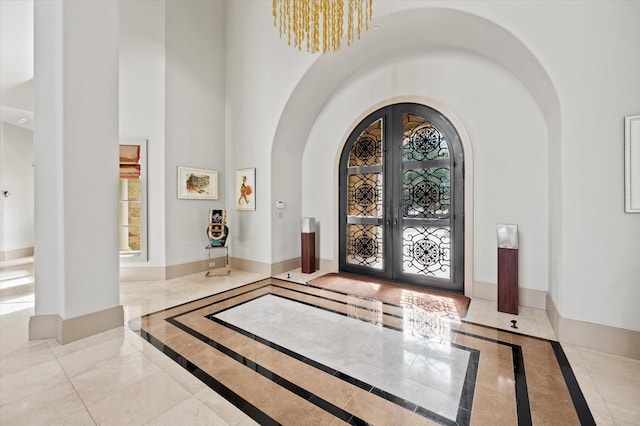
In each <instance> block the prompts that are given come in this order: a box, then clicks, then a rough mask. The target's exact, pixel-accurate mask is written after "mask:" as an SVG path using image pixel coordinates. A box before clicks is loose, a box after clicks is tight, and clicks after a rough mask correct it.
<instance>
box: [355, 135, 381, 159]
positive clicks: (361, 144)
mask: <svg viewBox="0 0 640 426" xmlns="http://www.w3.org/2000/svg"><path fill="white" fill-rule="evenodd" d="M377 148H378V142H377V141H376V140H375V139H373V138H372V137H371V136H368V135H365V136H363V137H361V138H360V139H358V141H357V142H356V143H355V145H354V146H353V153H354V154H355V156H356V157H358V159H360V160H361V161H362V162H363V163H367V162H369V160H370V159H371V158H375V156H376V154H377V153H378V149H377Z"/></svg>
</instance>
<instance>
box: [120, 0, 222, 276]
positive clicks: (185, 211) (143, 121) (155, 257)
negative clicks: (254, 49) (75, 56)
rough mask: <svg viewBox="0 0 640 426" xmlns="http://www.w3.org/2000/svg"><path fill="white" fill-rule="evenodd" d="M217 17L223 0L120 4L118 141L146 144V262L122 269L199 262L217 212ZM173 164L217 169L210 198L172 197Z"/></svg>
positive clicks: (219, 116) (219, 110)
mask: <svg viewBox="0 0 640 426" xmlns="http://www.w3.org/2000/svg"><path fill="white" fill-rule="evenodd" d="M223 18H224V3H223V2H202V1H181V2H165V1H157V2H149V1H126V2H120V95H121V97H120V136H121V137H123V138H136V139H148V145H147V148H148V150H147V152H148V155H147V156H148V180H147V181H148V235H149V237H148V238H149V239H148V242H149V245H148V247H149V250H148V251H149V254H148V255H149V261H148V262H136V263H130V262H128V263H127V264H126V266H127V267H154V266H170V265H176V264H183V263H189V262H195V261H199V260H202V259H203V258H204V246H205V245H206V244H207V237H206V233H205V230H206V227H207V224H208V212H209V209H211V208H224V207H225V203H224V200H225V186H224V182H225V180H226V179H228V176H227V173H226V168H225V162H224V159H225V145H224V113H225V111H224V96H225V94H224V54H225V51H224V37H223V35H224V20H223ZM178 166H186V167H195V168H202V169H213V170H217V171H218V178H219V187H218V193H219V198H218V200H215V201H202V200H179V199H178V198H177V167H178Z"/></svg>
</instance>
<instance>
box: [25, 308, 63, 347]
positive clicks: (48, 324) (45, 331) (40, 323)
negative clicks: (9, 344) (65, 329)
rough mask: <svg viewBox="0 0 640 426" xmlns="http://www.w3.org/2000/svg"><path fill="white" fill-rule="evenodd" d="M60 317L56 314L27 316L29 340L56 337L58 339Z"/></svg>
mask: <svg viewBox="0 0 640 426" xmlns="http://www.w3.org/2000/svg"><path fill="white" fill-rule="evenodd" d="M61 324H62V318H61V317H60V315H58V314H53V315H32V316H31V317H30V318H29V340H42V339H56V340H58V341H60V339H59V336H60V328H61Z"/></svg>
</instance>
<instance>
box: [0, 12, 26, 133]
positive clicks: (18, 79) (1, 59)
mask: <svg viewBox="0 0 640 426" xmlns="http://www.w3.org/2000/svg"><path fill="white" fill-rule="evenodd" d="M0 120H1V121H3V122H6V123H9V124H13V125H14V126H19V127H23V128H25V129H30V130H33V0H0Z"/></svg>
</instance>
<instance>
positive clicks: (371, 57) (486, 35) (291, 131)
mask: <svg viewBox="0 0 640 426" xmlns="http://www.w3.org/2000/svg"><path fill="white" fill-rule="evenodd" d="M376 24H377V25H379V26H380V28H381V29H380V30H379V31H375V32H370V33H368V34H367V37H365V38H364V39H363V40H361V41H359V42H358V43H356V44H354V45H353V46H351V47H350V48H349V52H348V55H347V54H340V53H339V54H330V55H324V56H321V57H319V58H318V60H317V61H316V62H315V63H314V64H313V65H312V66H311V67H310V68H309V70H308V71H307V73H306V74H305V75H304V76H303V78H302V79H301V81H300V82H299V84H298V85H297V87H296V89H295V90H294V91H293V93H292V94H291V96H290V98H289V100H288V102H287V105H286V106H285V109H284V110H283V113H282V116H281V118H280V122H279V124H278V127H277V130H276V134H275V137H274V143H273V150H272V176H271V184H272V197H273V198H272V201H273V202H272V206H275V200H282V199H284V200H287V201H288V207H287V209H288V211H287V213H286V214H285V215H282V214H276V212H274V214H273V215H272V261H273V263H276V262H279V261H283V260H287V259H291V258H294V257H296V256H298V255H299V250H300V249H299V247H300V245H299V221H300V218H301V217H302V216H316V215H315V213H314V212H313V211H303V199H304V197H305V196H307V197H308V196H310V194H307V193H306V190H307V189H306V188H305V187H304V186H303V185H304V183H303V182H304V180H303V178H302V177H303V171H302V168H303V164H304V162H303V161H301V160H302V159H303V158H304V156H305V155H310V154H309V153H307V154H305V149H306V148H308V146H307V145H308V144H309V140H310V137H312V136H313V132H316V133H317V132H318V130H319V126H318V121H319V120H320V119H321V115H323V114H326V111H327V106H328V105H330V104H331V102H332V100H334V99H335V98H337V97H339V96H340V92H341V90H342V91H344V89H345V87H349V86H354V85H357V84H358V82H359V81H360V80H366V78H363V76H364V77H366V75H368V74H370V73H371V72H375V70H379V69H383V68H385V67H389V66H393V64H394V63H398V62H402V61H411V60H413V59H411V58H412V57H413V56H415V54H416V52H418V53H419V54H420V55H422V56H424V55H444V56H445V57H446V56H448V55H451V54H452V52H453V53H455V54H456V55H463V56H464V55H474V56H475V57H476V58H482V59H483V60H484V65H485V66H486V67H491V66H494V67H499V68H500V69H501V70H502V71H501V72H502V73H503V80H505V79H507V77H509V78H510V79H511V81H509V84H506V83H504V84H506V86H505V87H506V88H507V89H513V88H514V87H515V86H517V85H518V84H520V85H521V89H522V90H524V91H525V92H526V93H527V94H528V96H529V97H530V100H531V102H532V103H533V104H535V107H536V108H537V115H538V116H539V117H540V120H541V121H542V123H537V124H539V125H537V126H536V128H537V132H538V135H537V136H542V138H543V139H544V141H545V146H549V145H553V146H554V147H556V148H557V149H556V150H555V154H554V155H551V154H550V153H548V152H547V151H546V149H545V155H546V158H544V163H545V164H546V165H547V167H546V169H545V170H544V173H545V176H544V182H545V184H544V188H543V192H545V194H544V197H545V198H546V200H547V202H545V211H544V214H543V216H545V218H546V219H549V218H550V217H559V214H560V212H561V205H560V199H561V197H560V194H561V186H560V185H551V184H549V182H551V181H553V180H554V179H555V178H557V177H558V176H559V175H560V153H561V149H559V147H560V126H559V122H560V120H559V103H558V99H557V95H556V93H555V91H554V89H553V86H552V84H551V81H550V79H549V77H548V75H547V74H546V72H545V71H544V69H543V68H542V66H541V65H540V63H539V62H538V60H537V59H536V57H535V55H534V54H533V53H532V52H531V51H530V50H529V48H527V47H526V46H525V45H524V44H523V43H522V42H521V41H520V40H518V38H517V37H515V36H514V35H513V34H512V33H510V32H508V31H506V30H505V29H504V28H502V27H501V26H499V25H497V24H496V23H494V22H491V21H489V20H487V19H485V18H482V17H479V16H477V15H473V14H470V13H467V12H461V11H457V10H451V9H440V8H421V9H413V10H407V11H403V12H397V13H395V14H390V15H387V16H383V17H381V18H379V19H377V20H376ZM479 35H481V36H479ZM371 70H374V71H371ZM394 72H395V71H394V70H391V71H389V72H388V73H387V77H388V78H393V74H394ZM507 74H508V76H507ZM369 83H371V81H369ZM462 83H464V82H462ZM368 87H369V90H370V91H371V92H373V95H374V96H373V97H372V98H375V95H376V93H375V91H376V86H375V85H373V86H371V85H369V86H368ZM518 90H520V89H518ZM407 93H411V94H412V95H415V93H412V92H400V91H396V92H395V93H391V95H389V93H384V94H381V96H379V97H378V98H377V99H376V100H375V101H374V102H371V101H369V103H368V104H366V105H364V104H363V105H361V106H360V107H359V110H358V108H357V107H355V106H354V105H351V106H350V107H349V108H350V109H349V110H346V108H345V111H344V114H343V116H345V117H348V123H349V124H347V125H343V126H342V127H341V126H340V125H336V128H338V129H339V131H340V136H339V137H338V139H340V140H339V142H338V143H339V144H340V147H341V146H342V144H343V143H344V141H345V139H346V136H348V132H349V127H350V126H352V125H354V124H355V123H357V119H358V117H364V115H366V111H370V110H373V109H375V108H376V106H377V105H383V104H387V103H389V102H390V101H391V100H392V99H393V102H396V101H397V100H398V99H403V100H407V99H410V98H411V96H408V95H406V94H407ZM379 95H380V94H379ZM520 98H521V99H520V101H522V102H526V101H524V100H523V99H522V98H523V96H520ZM414 99H415V100H416V101H418V102H420V103H425V104H427V105H431V106H436V107H439V108H436V109H439V110H441V111H442V112H443V113H445V115H447V116H448V117H449V118H451V119H452V121H455V120H456V117H458V118H459V119H458V123H455V124H458V125H457V128H458V130H459V131H461V133H464V129H465V128H466V126H465V125H464V121H465V117H464V116H463V115H462V114H458V113H457V111H456V109H455V108H451V107H450V102H448V101H447V100H446V99H445V100H442V99H435V98H432V97H431V96H429V94H428V93H426V94H422V95H421V96H418V97H417V98H414ZM331 108H332V111H333V112H334V113H335V111H336V109H338V110H339V109H340V108H341V107H340V106H339V105H333V106H331ZM356 110H357V112H356ZM525 110H526V111H529V112H531V111H532V109H531V107H530V106H527V108H525ZM447 111H448V113H447ZM541 128H542V130H541ZM320 130H321V129H320ZM541 131H542V132H544V135H540V132H541ZM463 141H464V143H466V144H467V146H470V145H471V144H473V143H474V142H473V141H472V140H470V139H467V140H466V141H465V140H464V138H463ZM335 143H336V142H335V141H331V142H330V143H328V145H330V147H328V148H327V149H328V150H330V151H331V155H332V158H333V163H332V164H329V165H328V168H330V169H332V172H335V170H336V167H337V166H336V164H337V163H336V160H335V159H336V158H337V155H338V150H337V147H335V148H336V149H333V148H334V144H335ZM470 152H471V150H468V151H466V154H467V155H468V154H469V153H470ZM467 161H468V160H467ZM476 164H477V163H476ZM469 166H471V167H473V163H472V162H471V163H467V168H468V169H467V173H468V172H469V171H470V169H469ZM333 176H336V174H335V173H334V174H333ZM471 176H473V175H471ZM467 177H469V175H467ZM334 183H335V182H333V183H329V182H326V185H327V186H330V185H333V186H332V190H333V195H331V196H330V197H329V199H327V198H326V194H324V196H323V195H320V196H319V198H321V199H323V200H325V199H326V201H327V202H329V203H331V204H334V205H335V206H337V195H336V193H335V190H336V189H335V188H337V185H334ZM472 189H473V185H468V184H467V191H466V193H467V195H468V196H471V195H472ZM305 194H306V195H305ZM314 196H316V195H314ZM468 205H469V206H472V203H468ZM274 208H275V207H274ZM335 211H337V207H336V209H335ZM333 214H334V216H333V218H332V221H335V212H334V213H333ZM471 216H473V212H471ZM470 220H471V221H472V223H473V219H472V218H470ZM329 222H331V221H329ZM557 223H560V222H559V221H558V222H557ZM326 226H327V223H323V222H322V221H320V229H319V230H318V231H319V232H320V233H321V234H322V235H326V234H332V235H333V240H334V241H332V243H331V247H332V250H333V253H334V255H333V256H332V258H329V259H327V260H329V261H334V262H337V258H336V257H337V249H336V247H337V241H335V240H336V238H335V233H336V232H337V231H335V230H334V229H336V228H337V226H336V227H334V226H333V224H331V225H330V229H328V228H326ZM554 226H557V225H554V221H552V220H549V221H548V222H546V225H545V227H544V228H545V229H544V233H545V235H546V236H547V237H548V238H549V239H548V241H547V247H544V249H545V250H543V251H544V253H545V254H543V256H545V264H546V262H549V267H548V269H545V274H546V276H545V277H544V278H543V279H541V282H536V283H531V286H533V287H534V288H538V289H540V290H543V291H548V290H550V291H551V294H552V296H553V295H554V293H556V294H558V293H559V292H557V291H556V290H557V286H556V285H555V283H557V281H558V279H557V276H558V274H559V266H558V265H559V264H560V262H561V257H560V253H561V250H560V249H561V247H560V242H561V240H560V238H559V237H558V238H557V239H554V238H553V237H552V236H554V235H559V232H558V229H557V228H556V229H554ZM494 229H495V228H494ZM468 230H469V229H468V228H467V231H468ZM492 232H493V231H492ZM469 234H471V236H472V235H473V233H470V232H469ZM466 245H467V246H469V247H470V248H471V247H473V245H472V244H468V243H467V244H466ZM325 251H326V247H324V246H323V243H322V242H321V243H320V252H321V253H323V252H325ZM472 259H473V252H472V253H471V254H470V255H469V256H466V261H467V262H471V261H472ZM552 259H553V260H552ZM466 269H467V270H466V274H465V275H466V276H468V275H467V274H472V273H473V270H474V269H476V268H475V266H474V265H473V264H472V267H468V268H466ZM476 279H477V277H476ZM472 282H473V279H469V280H467V283H468V284H470V283H472ZM465 292H466V293H469V291H467V290H465Z"/></svg>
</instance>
